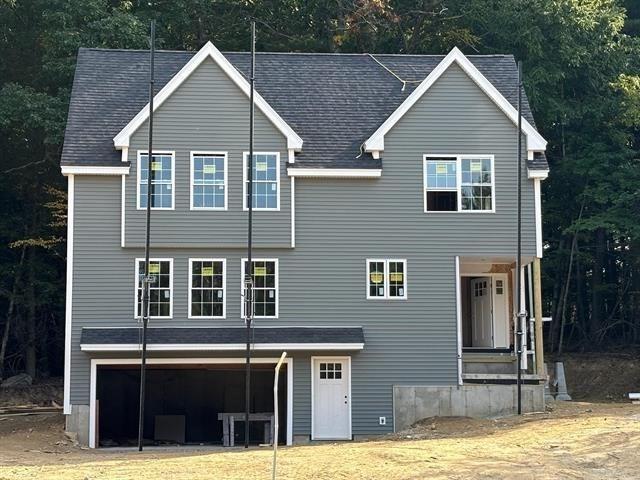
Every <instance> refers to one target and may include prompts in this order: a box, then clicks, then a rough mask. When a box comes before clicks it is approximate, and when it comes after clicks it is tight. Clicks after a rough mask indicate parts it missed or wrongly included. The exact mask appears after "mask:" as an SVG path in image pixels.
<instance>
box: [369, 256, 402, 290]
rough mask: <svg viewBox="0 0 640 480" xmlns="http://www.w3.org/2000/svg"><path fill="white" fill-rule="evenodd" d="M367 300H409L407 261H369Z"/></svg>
mask: <svg viewBox="0 0 640 480" xmlns="http://www.w3.org/2000/svg"><path fill="white" fill-rule="evenodd" d="M367 298H369V299H390V300H394V299H395V300H405V299H406V298H407V261H406V260H395V259H393V260H388V259H381V260H379V259H370V260H367Z"/></svg>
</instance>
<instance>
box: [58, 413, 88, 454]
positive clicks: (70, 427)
mask: <svg viewBox="0 0 640 480" xmlns="http://www.w3.org/2000/svg"><path fill="white" fill-rule="evenodd" d="M64 430H65V432H67V433H68V434H71V435H72V436H75V439H76V440H77V442H78V443H79V444H80V445H82V446H83V447H87V446H89V405H71V413H70V414H69V415H66V418H65V426H64Z"/></svg>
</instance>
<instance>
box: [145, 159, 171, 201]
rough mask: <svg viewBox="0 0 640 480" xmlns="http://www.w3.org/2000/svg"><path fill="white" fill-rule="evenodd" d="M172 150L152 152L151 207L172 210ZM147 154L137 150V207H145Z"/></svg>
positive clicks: (147, 172) (147, 182)
mask: <svg viewBox="0 0 640 480" xmlns="http://www.w3.org/2000/svg"><path fill="white" fill-rule="evenodd" d="M174 157H175V154H174V153H173V152H154V154H153V158H152V160H151V172H152V173H151V178H152V180H151V208H153V209H166V210H173V201H174V199H173V197H174V195H173V192H174ZM148 162H149V155H148V154H147V152H138V209H145V208H147V187H148V184H149V181H148V180H149V179H148V174H149V171H148V168H149V164H148Z"/></svg>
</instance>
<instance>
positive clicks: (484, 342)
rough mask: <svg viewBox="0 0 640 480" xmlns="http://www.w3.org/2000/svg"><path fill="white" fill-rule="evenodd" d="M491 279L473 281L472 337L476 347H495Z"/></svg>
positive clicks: (484, 278)
mask: <svg viewBox="0 0 640 480" xmlns="http://www.w3.org/2000/svg"><path fill="white" fill-rule="evenodd" d="M492 297H493V295H492V287H491V277H480V278H474V279H472V280H471V337H472V346H474V347H488V348H491V347H493V314H492Z"/></svg>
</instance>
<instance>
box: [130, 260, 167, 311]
mask: <svg viewBox="0 0 640 480" xmlns="http://www.w3.org/2000/svg"><path fill="white" fill-rule="evenodd" d="M135 274H136V284H135V317H136V318H140V317H142V279H143V277H144V275H145V261H144V258H136V265H135ZM149 275H150V276H152V277H153V281H152V283H151V284H150V285H149V317H150V318H172V317H173V259H172V258H152V259H150V260H149Z"/></svg>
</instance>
